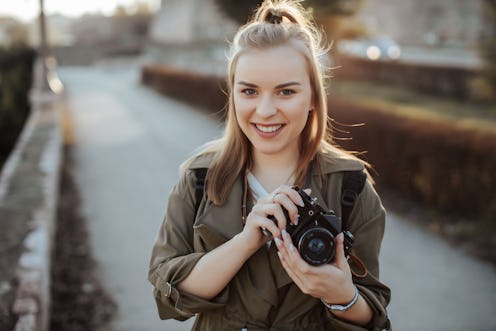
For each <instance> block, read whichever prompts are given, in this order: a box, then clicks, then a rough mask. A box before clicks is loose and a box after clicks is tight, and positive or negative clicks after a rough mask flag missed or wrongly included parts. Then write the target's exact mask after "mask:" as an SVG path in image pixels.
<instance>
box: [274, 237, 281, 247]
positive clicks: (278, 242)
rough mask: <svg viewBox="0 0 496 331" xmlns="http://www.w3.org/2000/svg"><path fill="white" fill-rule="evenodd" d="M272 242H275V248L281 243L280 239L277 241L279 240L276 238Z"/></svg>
mask: <svg viewBox="0 0 496 331" xmlns="http://www.w3.org/2000/svg"><path fill="white" fill-rule="evenodd" d="M274 241H275V242H276V246H277V247H279V246H281V243H282V242H281V239H279V238H277V237H276V238H274Z"/></svg>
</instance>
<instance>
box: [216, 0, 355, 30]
mask: <svg viewBox="0 0 496 331" xmlns="http://www.w3.org/2000/svg"><path fill="white" fill-rule="evenodd" d="M362 1H363V0H307V1H303V2H302V4H303V5H304V6H305V7H311V8H313V10H314V13H315V14H316V15H317V16H328V15H351V14H354V13H355V12H356V11H357V10H358V9H359V8H360V6H361V4H362ZM216 2H217V5H218V6H219V7H220V8H221V9H222V10H223V11H224V12H225V13H226V14H227V15H228V16H229V17H231V18H233V19H234V20H236V21H237V22H239V23H241V24H242V23H245V22H246V21H247V20H248V18H249V16H250V15H251V13H252V12H253V10H254V9H255V8H257V6H258V5H259V4H261V3H262V2H263V1H262V0H238V1H232V0H216Z"/></svg>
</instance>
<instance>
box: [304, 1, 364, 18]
mask: <svg viewBox="0 0 496 331" xmlns="http://www.w3.org/2000/svg"><path fill="white" fill-rule="evenodd" d="M361 5H362V0H307V1H305V6H309V7H312V8H314V11H315V14H316V15H317V16H327V15H353V14H354V13H356V12H357V11H358V9H359V8H360V6H361Z"/></svg>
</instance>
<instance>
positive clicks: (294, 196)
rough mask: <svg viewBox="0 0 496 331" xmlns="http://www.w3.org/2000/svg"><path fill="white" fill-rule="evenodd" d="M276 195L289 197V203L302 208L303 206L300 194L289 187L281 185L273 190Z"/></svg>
mask: <svg viewBox="0 0 496 331" xmlns="http://www.w3.org/2000/svg"><path fill="white" fill-rule="evenodd" d="M275 192H277V193H278V194H284V195H287V196H288V197H289V199H290V200H291V201H293V203H294V204H295V205H297V206H300V207H303V206H305V204H304V203H303V199H302V198H301V197H300V194H299V193H298V192H297V191H295V190H294V189H292V188H291V187H289V186H286V185H283V186H281V187H279V188H278V189H276V190H275Z"/></svg>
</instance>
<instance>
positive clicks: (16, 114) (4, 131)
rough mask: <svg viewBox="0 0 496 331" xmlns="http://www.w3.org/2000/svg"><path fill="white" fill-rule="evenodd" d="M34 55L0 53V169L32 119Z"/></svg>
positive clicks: (27, 50) (22, 50)
mask: <svg viewBox="0 0 496 331" xmlns="http://www.w3.org/2000/svg"><path fill="white" fill-rule="evenodd" d="M35 55H36V54H35V51H34V50H33V49H31V48H26V47H23V48H15V49H10V50H0V166H1V165H2V164H3V162H4V161H5V159H6V158H7V157H8V155H9V154H10V151H11V149H12V147H13V146H14V144H15V142H16V140H17V137H18V135H19V133H20V132H21V130H22V127H23V125H24V122H25V120H26V118H27V116H28V115H29V110H30V105H29V98H28V93H29V90H30V89H31V84H32V72H33V63H34V59H35Z"/></svg>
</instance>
